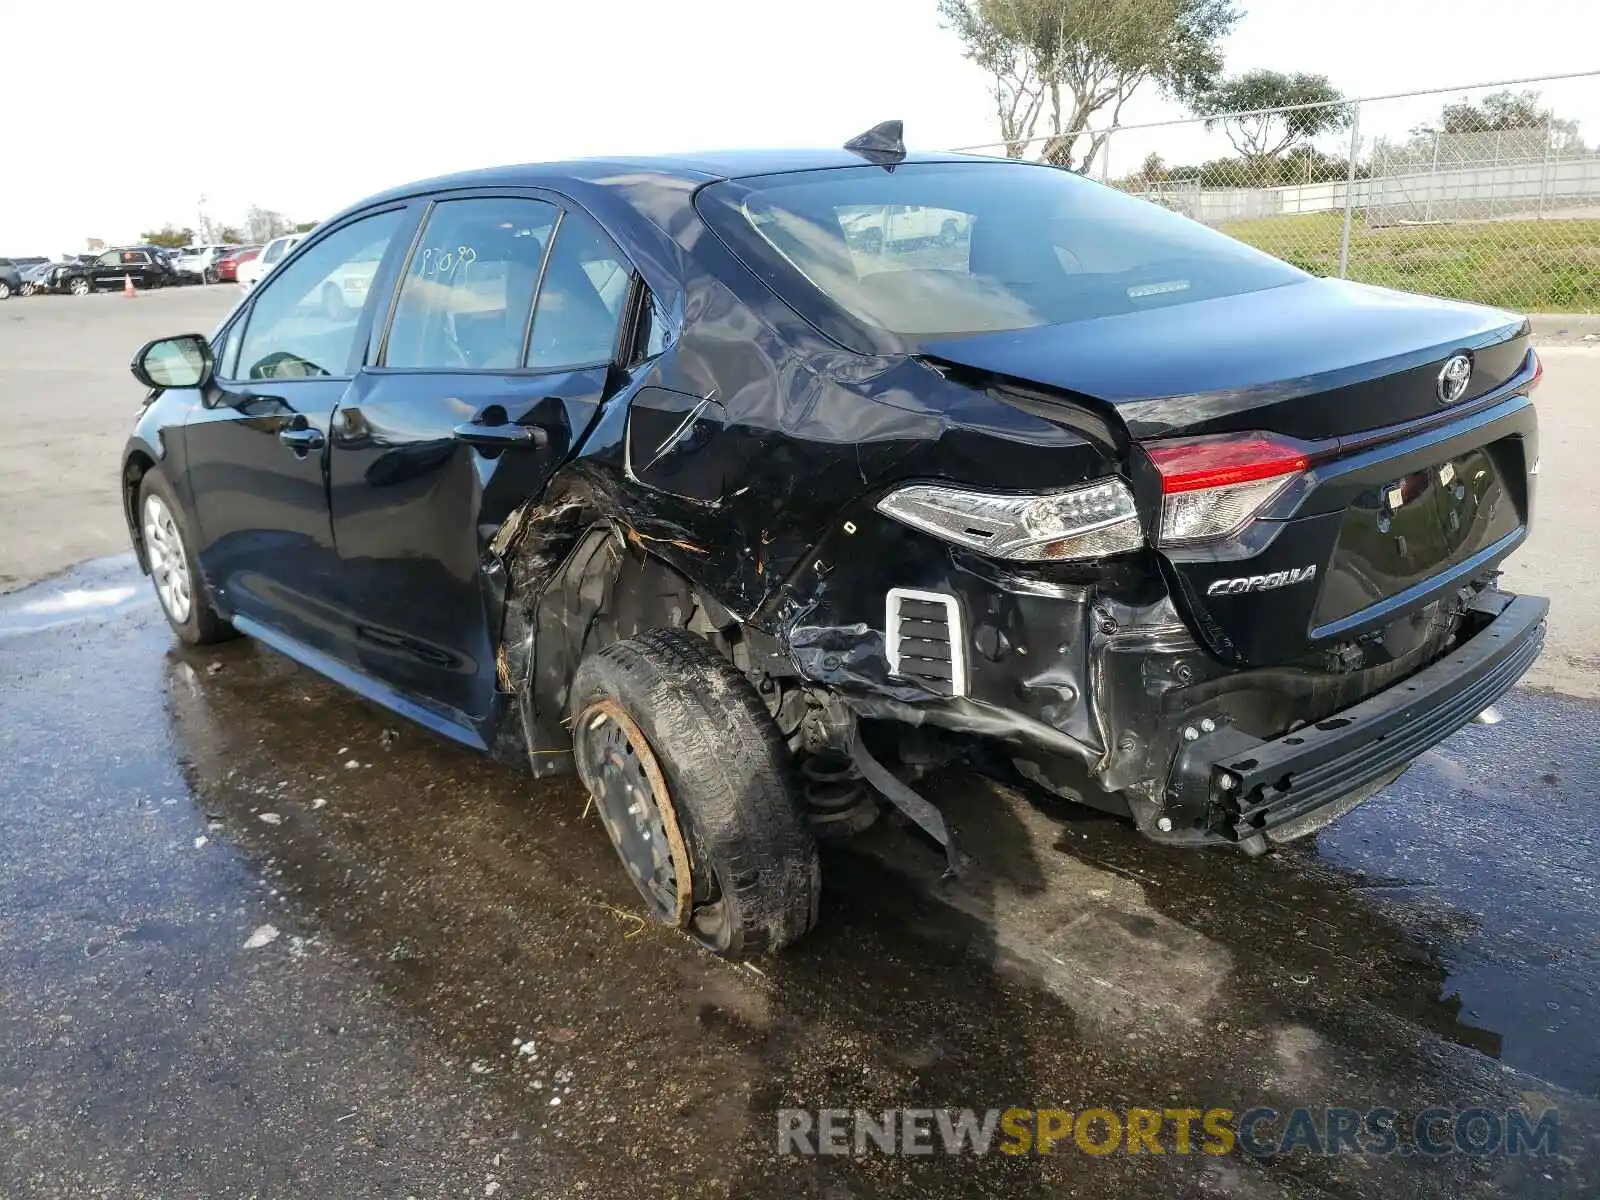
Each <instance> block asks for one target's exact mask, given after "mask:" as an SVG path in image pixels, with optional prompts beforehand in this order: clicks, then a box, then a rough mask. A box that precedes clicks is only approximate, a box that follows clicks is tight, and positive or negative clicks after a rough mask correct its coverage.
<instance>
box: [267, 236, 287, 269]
mask: <svg viewBox="0 0 1600 1200" xmlns="http://www.w3.org/2000/svg"><path fill="white" fill-rule="evenodd" d="M288 248H289V242H288V240H287V239H285V238H279V239H278V240H277V241H275V242H269V243H267V248H266V249H265V250H263V251H262V252H261V261H262V262H264V263H275V262H277V261H278V260H279V259H280V258H282V257H283V252H284V251H285V250H287V249H288Z"/></svg>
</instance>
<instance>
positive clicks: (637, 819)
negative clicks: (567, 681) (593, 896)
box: [571, 629, 822, 959]
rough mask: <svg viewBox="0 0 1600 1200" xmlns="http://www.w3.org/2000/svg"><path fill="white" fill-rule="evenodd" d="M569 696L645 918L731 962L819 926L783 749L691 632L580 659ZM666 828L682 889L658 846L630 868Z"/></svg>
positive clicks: (598, 795)
mask: <svg viewBox="0 0 1600 1200" xmlns="http://www.w3.org/2000/svg"><path fill="white" fill-rule="evenodd" d="M571 696H572V699H571V712H572V718H573V720H572V729H573V740H574V756H575V759H576V762H577V767H578V773H579V776H580V777H581V778H582V779H583V782H584V784H585V786H586V787H588V789H589V793H590V795H591V796H593V797H594V801H595V805H596V807H597V808H598V809H599V810H600V813H601V817H602V820H603V821H604V823H605V825H606V830H607V832H608V833H609V834H610V835H611V839H612V844H613V845H614V846H616V848H617V852H618V854H619V856H621V857H622V859H623V863H624V866H625V867H626V868H627V870H628V872H629V875H630V877H632V878H633V880H634V883H635V886H637V887H638V888H639V892H640V895H641V897H642V898H643V899H644V901H645V904H646V907H647V908H649V910H650V913H651V916H652V917H653V918H654V919H655V920H657V921H658V922H660V923H662V924H666V925H679V926H681V927H683V928H684V931H685V932H686V933H688V934H689V935H690V936H691V937H693V938H694V939H695V940H696V941H697V942H699V943H700V944H701V945H702V946H704V947H706V948H707V949H708V950H710V951H712V953H714V954H718V955H720V956H722V957H723V958H728V959H745V958H752V957H755V956H757V955H761V954H767V953H771V952H773V951H776V950H779V949H781V948H782V947H784V946H786V945H788V944H789V943H790V942H793V941H794V940H795V939H796V938H798V937H800V936H801V935H802V934H804V933H805V932H806V931H807V930H808V929H810V928H811V927H812V926H813V925H814V924H816V919H817V902H818V898H819V897H820V895H821V890H822V888H821V870H820V868H819V866H818V863H817V845H816V840H815V839H814V838H813V836H812V834H811V831H810V829H809V828H808V826H807V824H806V820H805V817H804V815H803V814H802V812H801V810H800V806H799V804H798V803H797V801H796V798H795V794H794V789H793V787H792V783H791V775H790V761H789V754H788V751H787V748H786V747H785V746H784V744H783V740H782V738H781V737H780V735H779V733H778V729H777V726H775V725H774V724H773V722H772V719H771V717H770V716H768V714H767V710H766V707H765V705H763V704H762V703H761V698H760V697H759V696H758V695H757V694H756V691H755V689H754V688H753V687H751V686H750V681H749V680H747V679H746V678H745V677H744V676H743V675H742V674H741V673H740V672H739V671H738V669H737V668H735V667H734V666H733V664H731V663H730V662H728V661H727V660H726V659H724V658H723V657H722V656H721V655H719V654H718V653H717V652H716V651H715V650H714V649H713V648H712V647H711V646H710V645H709V644H707V643H706V642H705V641H703V640H701V639H700V638H698V637H696V636H695V635H693V634H691V633H688V632H686V631H684V630H681V629H653V630H649V631H647V632H645V633H642V634H640V635H638V636H637V637H634V638H629V639H627V640H625V641H620V642H614V643H613V644H611V645H610V646H608V647H606V649H604V650H603V651H601V652H600V653H599V654H596V655H592V656H591V657H589V658H587V659H585V660H584V662H583V663H582V664H581V665H580V666H579V668H578V671H577V674H576V676H575V677H574V679H573V684H572V692H571ZM617 710H621V713H622V714H623V718H624V719H623V720H621V721H618V720H617V719H616V712H617ZM629 726H632V728H631V729H630V728H629ZM635 732H637V733H638V734H642V735H643V738H644V740H645V742H646V743H647V745H646V746H645V747H643V748H642V751H643V752H642V753H641V748H639V747H636V746H634V745H633V734H634V733H635ZM652 759H653V763H652V762H651V760H652ZM641 760H642V761H643V763H645V764H647V765H646V767H645V769H644V770H643V771H641V770H639V768H638V764H639V762H640V761H641ZM651 766H658V767H659V770H656V771H652V770H651V769H650V767H651ZM652 774H654V775H655V777H656V781H657V782H655V783H652V782H650V781H649V778H648V777H649V776H650V775H652ZM624 776H626V778H624ZM662 787H664V789H665V793H666V794H665V796H662V795H660V794H659V788H662ZM662 801H665V803H662ZM641 809H642V810H643V815H642V816H641ZM658 816H659V817H661V818H662V820H661V821H657V820H656V818H657V817H658ZM645 817H648V818H649V821H648V822H646V821H645ZM663 824H664V825H665V829H666V832H667V837H668V841H669V842H671V841H672V840H673V835H674V833H679V834H681V843H682V849H684V850H685V851H686V857H687V862H688V867H689V872H688V875H689V882H688V884H687V886H684V885H682V884H678V883H677V881H679V880H682V878H683V876H682V874H681V872H678V871H675V870H674V867H675V866H677V865H678V864H679V863H680V862H681V860H680V859H678V858H677V857H676V856H675V857H674V859H673V861H672V862H667V861H664V860H665V858H666V855H665V853H664V852H662V851H659V850H658V851H657V853H656V860H657V862H656V866H655V868H651V867H649V866H648V865H646V866H644V867H643V868H641V866H640V862H639V854H640V851H641V850H642V849H645V848H647V847H659V838H660V833H659V831H660V830H661V829H662V826H663ZM674 826H675V827H676V828H674ZM652 830H654V831H658V832H656V834H655V837H654V839H652V836H651V831H652ZM675 848H677V846H676V843H675ZM652 869H654V870H655V871H656V872H657V874H656V875H655V877H654V878H646V876H648V875H649V873H650V871H651V870H652ZM674 884H676V885H677V886H679V888H680V891H679V899H680V904H679V908H678V911H676V912H675V911H674V907H673V904H672V897H671V894H670V893H671V887H672V885H674ZM689 892H692V895H688V896H687V897H686V899H687V903H683V902H682V901H683V900H684V899H685V893H689Z"/></svg>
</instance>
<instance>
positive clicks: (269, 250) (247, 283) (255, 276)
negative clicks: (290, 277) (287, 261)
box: [236, 233, 306, 292]
mask: <svg viewBox="0 0 1600 1200" xmlns="http://www.w3.org/2000/svg"><path fill="white" fill-rule="evenodd" d="M305 236H306V235H305V234H303V233H287V234H284V236H282V237H275V238H273V239H272V240H271V241H270V242H268V243H267V244H266V245H265V246H263V247H262V249H261V253H260V254H258V255H256V256H255V257H254V258H252V259H251V260H250V261H249V262H245V263H240V264H239V270H238V274H237V276H236V278H237V279H238V280H239V286H240V287H241V288H243V289H244V290H245V291H247V292H248V291H249V290H250V289H251V288H253V287H255V285H256V284H258V283H260V282H261V279H262V276H264V275H266V273H267V272H268V271H270V270H272V268H273V267H275V266H277V265H278V264H279V263H280V262H282V261H283V259H284V256H285V255H287V254H288V253H289V251H291V250H293V249H294V248H295V246H297V245H298V244H299V243H300V242H302V241H304V240H305Z"/></svg>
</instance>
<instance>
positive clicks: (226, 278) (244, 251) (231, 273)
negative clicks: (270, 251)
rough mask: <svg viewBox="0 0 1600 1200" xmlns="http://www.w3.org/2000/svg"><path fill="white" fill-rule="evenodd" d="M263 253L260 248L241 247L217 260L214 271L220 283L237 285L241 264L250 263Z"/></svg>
mask: <svg viewBox="0 0 1600 1200" xmlns="http://www.w3.org/2000/svg"><path fill="white" fill-rule="evenodd" d="M260 253H261V247H260V246H240V247H239V248H238V249H237V250H231V251H229V252H228V253H227V254H224V255H223V256H222V257H221V258H219V259H217V261H216V263H215V264H214V265H213V267H212V270H213V271H214V272H215V273H216V280H217V282H218V283H237V282H238V281H239V264H240V263H242V262H249V261H250V260H251V259H252V258H254V257H255V256H256V255H258V254H260Z"/></svg>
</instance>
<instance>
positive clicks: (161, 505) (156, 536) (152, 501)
mask: <svg viewBox="0 0 1600 1200" xmlns="http://www.w3.org/2000/svg"><path fill="white" fill-rule="evenodd" d="M144 549H145V554H146V556H147V557H148V558H149V560H150V578H151V580H152V581H153V582H154V583H155V585H156V595H158V596H160V597H161V607H162V608H164V609H165V610H166V612H167V617H168V618H169V619H170V620H171V621H172V623H173V624H174V625H182V624H183V623H184V622H185V621H187V620H188V619H189V614H190V613H191V612H193V611H194V584H193V583H192V582H191V581H190V579H189V555H188V552H187V551H186V550H185V549H184V548H183V535H182V534H181V533H179V532H178V523H177V522H176V521H174V520H173V519H172V510H171V509H169V508H168V507H167V502H166V501H165V500H163V499H162V498H161V497H160V496H158V495H157V494H155V493H154V492H152V493H151V494H150V495H148V496H146V497H145V498H144Z"/></svg>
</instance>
